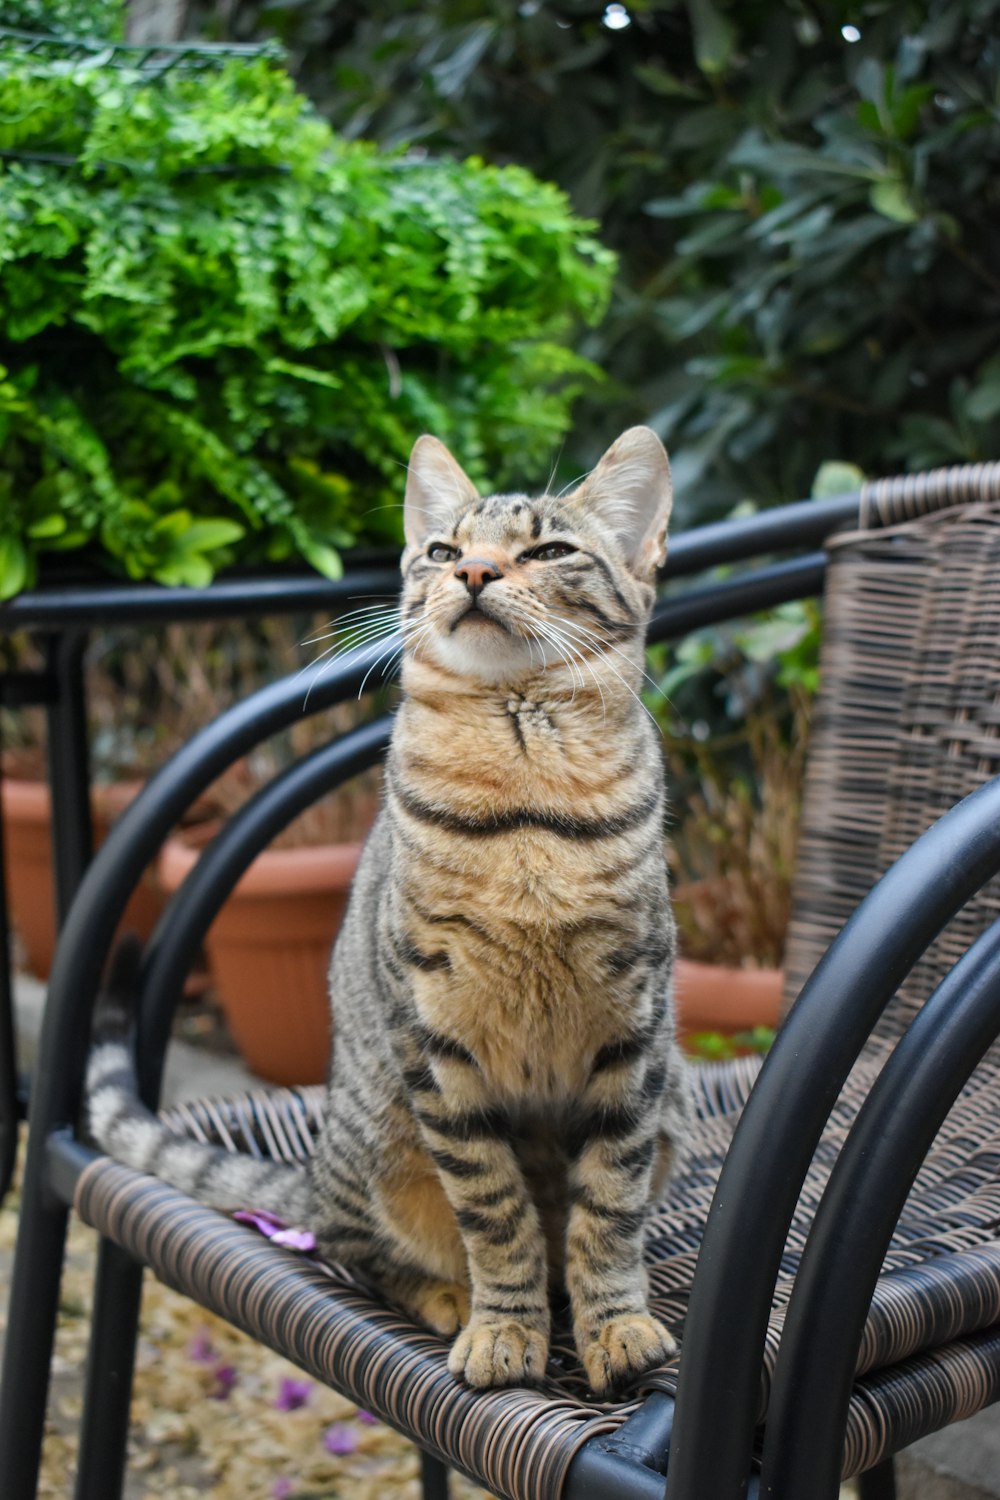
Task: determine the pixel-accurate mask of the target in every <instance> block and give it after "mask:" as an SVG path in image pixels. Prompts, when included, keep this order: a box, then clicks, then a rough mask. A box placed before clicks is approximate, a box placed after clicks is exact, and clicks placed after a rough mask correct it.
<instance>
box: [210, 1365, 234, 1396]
mask: <svg viewBox="0 0 1000 1500" xmlns="http://www.w3.org/2000/svg"><path fill="white" fill-rule="evenodd" d="M213 1374H214V1375H215V1389H214V1390H213V1391H209V1395H210V1396H211V1398H212V1400H213V1401H228V1400H229V1396H230V1392H231V1391H232V1389H233V1386H234V1385H235V1384H236V1378H237V1377H236V1367H235V1365H216V1367H215V1370H214V1371H213Z"/></svg>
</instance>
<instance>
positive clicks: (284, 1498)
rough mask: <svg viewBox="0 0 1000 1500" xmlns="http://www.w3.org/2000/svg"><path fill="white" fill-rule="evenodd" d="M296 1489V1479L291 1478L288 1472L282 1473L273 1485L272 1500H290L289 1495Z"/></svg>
mask: <svg viewBox="0 0 1000 1500" xmlns="http://www.w3.org/2000/svg"><path fill="white" fill-rule="evenodd" d="M294 1489H295V1480H294V1479H289V1477H288V1475H287V1474H282V1476H281V1478H280V1479H276V1480H275V1481H274V1483H273V1484H272V1486H271V1500H288V1497H289V1495H290V1494H291V1493H292V1491H293V1490H294Z"/></svg>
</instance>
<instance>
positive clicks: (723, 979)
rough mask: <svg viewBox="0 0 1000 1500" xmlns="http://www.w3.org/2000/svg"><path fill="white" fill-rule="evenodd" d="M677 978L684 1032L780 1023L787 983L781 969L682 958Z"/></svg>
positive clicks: (731, 1030)
mask: <svg viewBox="0 0 1000 1500" xmlns="http://www.w3.org/2000/svg"><path fill="white" fill-rule="evenodd" d="M676 979H677V991H676V993H677V1019H678V1029H679V1031H680V1032H682V1033H683V1034H684V1035H697V1034H698V1033H699V1032H702V1031H721V1032H729V1033H733V1032H738V1031H751V1030H752V1029H753V1028H754V1027H755V1026H772V1027H773V1026H777V1025H778V1022H779V1020H780V1017H781V999H782V993H783V986H784V973H783V971H782V970H781V969H733V968H730V967H728V966H727V965H725V964H706V963H700V962H698V961H697V960H696V959H690V958H678V960H677V969H676ZM685 981H687V982H685Z"/></svg>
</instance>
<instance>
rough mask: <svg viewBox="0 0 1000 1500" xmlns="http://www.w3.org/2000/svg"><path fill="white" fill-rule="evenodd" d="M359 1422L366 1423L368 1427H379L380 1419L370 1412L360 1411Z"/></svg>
mask: <svg viewBox="0 0 1000 1500" xmlns="http://www.w3.org/2000/svg"><path fill="white" fill-rule="evenodd" d="M358 1421H359V1422H364V1424H365V1426H366V1427H377V1426H378V1422H379V1419H378V1417H373V1416H372V1414H371V1412H370V1411H359V1412H358Z"/></svg>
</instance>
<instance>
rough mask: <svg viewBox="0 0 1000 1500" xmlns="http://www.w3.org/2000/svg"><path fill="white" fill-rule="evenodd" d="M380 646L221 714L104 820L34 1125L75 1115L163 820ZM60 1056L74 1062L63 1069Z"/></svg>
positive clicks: (345, 694)
mask: <svg viewBox="0 0 1000 1500" xmlns="http://www.w3.org/2000/svg"><path fill="white" fill-rule="evenodd" d="M385 646H386V642H380V643H379V645H377V646H367V647H363V648H361V649H359V650H356V651H352V652H350V653H348V654H347V655H346V656H344V657H343V658H341V660H340V661H338V662H337V663H336V664H335V665H334V666H332V667H331V669H330V671H329V673H328V674H326V675H325V676H324V677H323V678H322V679H321V680H320V681H318V682H316V683H315V684H314V686H313V688H312V691H311V693H310V695H309V703H308V706H307V707H306V708H305V709H304V708H303V701H302V700H303V686H302V678H301V677H300V676H298V675H297V674H296V675H293V676H289V677H285V678H282V679H281V680H280V681H279V682H275V683H272V684H270V685H269V686H268V687H265V688H262V689H261V690H260V691H259V692H257V693H254V694H253V695H252V696H251V697H250V698H248V699H247V700H246V701H245V702H243V703H239V704H237V705H236V706H235V707H234V708H231V709H229V710H228V711H227V712H226V713H224V714H221V715H220V717H219V718H218V719H216V720H215V722H214V723H212V724H209V725H207V726H206V728H204V729H202V730H201V731H200V732H199V733H198V734H196V735H195V736H194V737H193V738H192V739H191V740H189V741H188V743H187V744H186V745H184V746H183V747H182V748H181V749H180V750H178V751H177V753H176V754H175V755H174V756H173V757H172V758H171V759H170V760H169V761H168V762H167V763H166V765H164V766H163V767H162V769H161V770H160V771H158V772H157V773H156V775H155V776H154V777H152V779H151V780H150V781H149V782H148V783H147V785H146V786H145V787H144V788H143V790H142V792H140V794H139V796H138V797H137V798H136V799H135V801H134V802H133V803H132V804H131V805H130V806H129V807H128V808H127V809H126V811H125V812H124V814H123V815H122V817H121V818H120V819H119V821H118V822H117V823H116V824H115V826H114V828H112V830H111V832H110V834H109V835H108V838H107V839H106V841H105V842H104V844H103V845H102V846H101V848H100V849H99V850H98V852H97V854H96V855H95V856H94V859H93V860H92V861H91V864H90V865H89V867H88V869H87V872H86V874H85V875H84V878H83V881H82V882H81V885H80V889H79V891H78V892H77V895H76V898H75V899H74V901H73V903H72V905H71V907H70V910H69V912H68V914H67V918H66V922H65V925H64V926H63V929H62V931H61V933H60V936H59V942H58V944H57V947H56V954H55V961H54V963H53V966H52V974H51V978H50V981H49V993H48V999H47V1002H46V1006H45V1015H44V1018H43V1023H42V1035H41V1041H40V1045H39V1053H38V1065H37V1069H36V1074H35V1080H34V1086H33V1088H32V1101H31V1119H32V1122H34V1121H36V1120H37V1121H38V1122H39V1123H40V1124H41V1125H42V1128H43V1130H46V1131H47V1130H50V1129H53V1128H59V1127H61V1126H66V1125H72V1124H73V1122H74V1120H75V1119H76V1116H77V1113H78V1111H79V1108H80V1100H81V1094H82V1089H83V1060H84V1059H85V1058H86V1055H87V1050H88V1046H89V1037H90V1024H91V1016H92V1013H93V1008H94V1003H95V999H96V996H97V991H98V986H99V984H100V978H101V973H102V970H103V967H104V963H105V959H106V957H107V953H108V949H109V947H110V944H111V940H112V938H113V935H114V932H115V929H116V927H117V925H118V922H119V920H120V917H121V913H122V911H123V910H124V908H125V904H126V902H127V900H128V897H129V895H130V894H131V891H132V889H133V887H134V886H135V884H136V883H137V881H138V880H139V878H140V876H141V875H142V872H143V870H144V869H145V868H146V866H147V865H148V864H149V862H150V861H151V860H152V859H154V858H155V857H156V854H157V851H158V850H159V848H160V846H161V844H162V843H163V840H164V839H165V838H166V836H167V834H168V833H169V832H170V830H171V828H172V827H173V826H174V825H175V823H177V822H178V820H179V819H180V817H181V816H182V815H183V813H184V811H185V810H186V809H187V808H188V807H189V806H190V804H191V803H192V802H193V801H194V799H195V798H196V797H197V796H199V794H200V793H201V792H203V791H204V790H205V788H206V787H208V786H209V785H211V783H212V781H214V779H215V777H216V776H217V775H219V773H220V772H221V771H223V770H224V769H225V768H226V767H227V766H228V765H230V764H231V763H232V761H233V760H235V759H237V758H238V757H239V756H240V755H243V754H245V753H246V752H247V751H248V750H249V749H252V748H253V747H254V746H255V745H257V744H259V743H260V741H261V740H263V739H266V738H267V737H268V736H269V735H271V734H274V733H276V732H277V731H278V730H280V729H283V728H285V727H286V726H287V725H289V724H291V723H293V722H294V721H295V720H296V719H299V718H301V717H302V715H303V712H308V713H317V712H319V711H320V710H321V709H324V708H329V707H330V706H331V705H333V704H335V703H341V702H343V701H344V700H345V699H347V698H350V697H353V696H354V695H355V694H356V693H358V692H359V690H360V689H361V688H362V686H363V685H364V684H365V682H366V681H367V679H368V677H369V676H370V674H371V672H372V670H373V668H374V667H375V666H376V665H377V663H378V661H379V658H380V655H381V653H382V652H383V651H384V649H385ZM323 749H324V750H328V749H329V747H328V746H326V747H323ZM320 753H322V752H320ZM333 784H335V781H331V785H333ZM316 795H318V792H317V793H316ZM67 1059H74V1060H76V1061H77V1066H70V1067H67V1066H66V1060H67Z"/></svg>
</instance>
